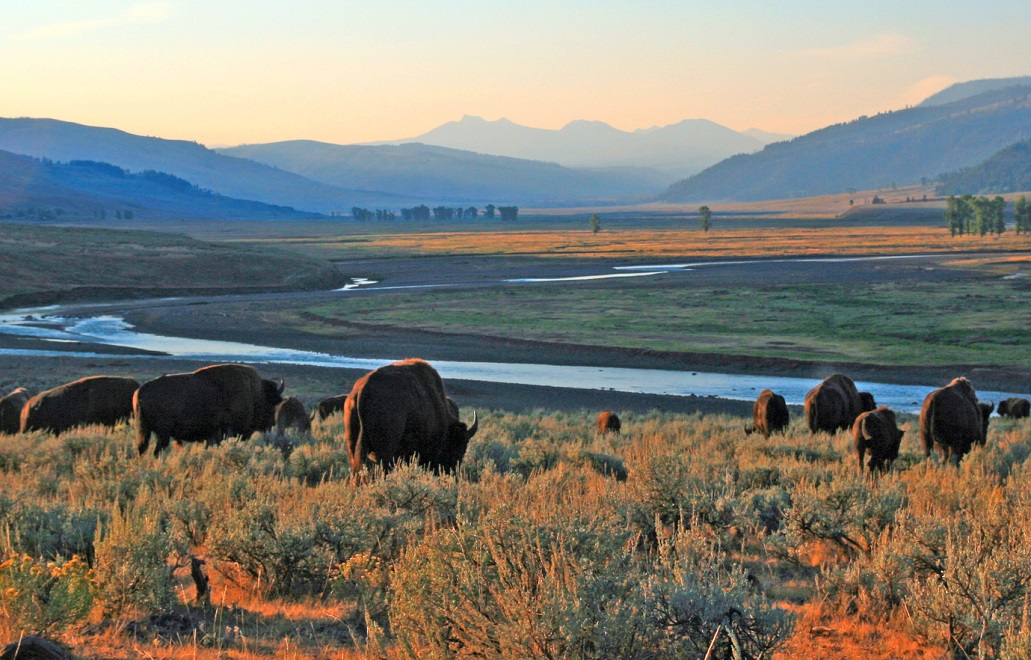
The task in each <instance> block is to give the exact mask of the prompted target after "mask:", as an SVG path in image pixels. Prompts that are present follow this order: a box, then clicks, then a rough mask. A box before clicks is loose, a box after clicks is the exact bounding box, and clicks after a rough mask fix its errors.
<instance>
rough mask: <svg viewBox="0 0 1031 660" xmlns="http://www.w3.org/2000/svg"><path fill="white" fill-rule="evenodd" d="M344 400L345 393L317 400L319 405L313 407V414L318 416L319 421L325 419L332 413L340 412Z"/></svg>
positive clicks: (345, 397) (345, 399)
mask: <svg viewBox="0 0 1031 660" xmlns="http://www.w3.org/2000/svg"><path fill="white" fill-rule="evenodd" d="M345 401H347V395H346V394H338V395H337V396H331V397H329V398H326V399H323V400H322V401H319V405H318V406H317V407H316V409H315V414H316V415H317V416H318V418H319V421H322V420H324V419H326V418H327V417H329V416H330V415H332V414H334V413H338V412H341V411H342V410H343V409H344V402H345ZM313 419H314V418H313Z"/></svg>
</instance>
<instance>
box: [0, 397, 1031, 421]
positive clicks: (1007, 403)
mask: <svg viewBox="0 0 1031 660" xmlns="http://www.w3.org/2000/svg"><path fill="white" fill-rule="evenodd" d="M0 405H3V402H2V401H0ZM2 414H3V413H2V412H0V415H2ZM999 415H1001V416H1002V417H1011V418H1013V419H1023V418H1025V417H1029V416H1031V401H1028V400H1027V399H1021V398H1020V397H1011V398H1009V399H1003V400H1002V401H1000V402H999Z"/></svg>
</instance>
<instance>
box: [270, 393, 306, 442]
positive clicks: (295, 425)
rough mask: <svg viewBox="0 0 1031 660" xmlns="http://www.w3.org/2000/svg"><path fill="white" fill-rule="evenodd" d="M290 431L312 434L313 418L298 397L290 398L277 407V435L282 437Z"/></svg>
mask: <svg viewBox="0 0 1031 660" xmlns="http://www.w3.org/2000/svg"><path fill="white" fill-rule="evenodd" d="M289 430H293V431H296V432H297V433H310V432H311V418H310V417H309V416H308V411H307V410H305V409H304V404H303V403H301V400H300V399H298V398H297V397H293V396H288V397H286V398H285V399H283V400H282V401H280V402H279V405H277V406H276V433H279V434H280V435H282V434H284V433H286V432H287V431H289Z"/></svg>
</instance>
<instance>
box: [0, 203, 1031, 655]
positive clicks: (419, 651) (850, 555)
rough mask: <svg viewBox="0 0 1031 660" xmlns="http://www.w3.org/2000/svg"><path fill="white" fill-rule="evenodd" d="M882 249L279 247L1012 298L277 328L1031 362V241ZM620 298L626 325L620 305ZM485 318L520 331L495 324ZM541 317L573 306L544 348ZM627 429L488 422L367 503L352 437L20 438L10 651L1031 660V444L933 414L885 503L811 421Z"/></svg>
mask: <svg viewBox="0 0 1031 660" xmlns="http://www.w3.org/2000/svg"><path fill="white" fill-rule="evenodd" d="M667 224H668V223H667ZM880 231H881V230H871V229H869V228H864V229H861V230H860V229H856V228H850V227H846V226H842V227H830V228H827V227H823V228H806V227H801V228H797V227H796V228H792V227H784V228H780V229H771V230H762V229H754V230H723V231H720V230H719V229H718V228H717V230H716V231H714V232H711V233H710V234H709V235H703V234H701V232H698V231H697V230H696V229H695V228H694V227H685V228H684V229H682V230H681V229H675V228H674V229H670V228H669V227H668V226H666V227H653V228H650V229H649V228H644V229H640V228H628V227H626V226H621V227H619V228H618V229H617V228H611V229H610V228H607V229H605V230H603V231H602V232H601V233H599V234H598V235H592V234H590V233H589V232H588V231H587V229H586V223H584V228H582V229H579V228H578V229H575V230H569V229H554V230H548V229H546V228H541V229H539V230H534V231H530V232H526V231H522V230H520V229H518V228H515V227H512V228H510V227H502V228H499V229H497V230H496V231H477V232H457V233H445V232H442V231H415V232H412V231H411V230H404V229H403V228H397V229H394V230H392V231H389V232H383V233H374V232H372V231H368V232H366V231H365V230H360V229H358V228H353V227H349V228H348V229H347V232H346V236H344V238H343V240H341V239H340V238H339V237H337V236H334V235H331V234H326V235H321V236H313V237H309V238H305V239H297V240H294V241H290V240H284V239H283V238H276V239H275V240H274V242H275V243H276V244H277V245H279V246H281V247H285V248H293V249H296V250H298V251H299V252H301V253H303V254H306V255H308V256H317V257H319V258H320V259H332V260H334V261H337V262H338V263H340V264H341V266H342V267H343V268H344V269H345V270H346V268H347V267H348V264H349V263H350V262H352V261H361V260H362V259H369V258H382V257H384V256H388V257H390V256H392V257H396V258H399V259H402V260H406V259H421V258H432V257H433V256H434V255H441V254H472V255H490V254H496V255H527V256H536V257H547V258H551V257H555V258H561V257H562V256H563V255H565V256H568V257H577V258H583V257H592V256H595V255H596V253H599V252H600V253H603V254H604V253H606V252H607V254H608V256H620V257H622V256H632V257H635V258H636V257H640V258H642V259H645V258H653V257H656V258H667V257H671V256H676V257H677V258H685V259H695V258H701V257H713V256H735V257H739V256H798V255H808V254H846V253H847V254H867V253H903V252H932V251H933V252H939V251H953V250H962V251H966V252H972V253H974V254H973V255H968V254H963V255H957V258H956V262H955V264H954V266H955V267H959V268H964V269H970V270H971V271H972V272H974V273H982V274H983V277H982V278H980V279H976V280H974V281H970V282H963V283H958V284H951V283H950V284H949V285H948V288H936V287H934V286H933V285H932V284H929V283H925V282H918V283H913V284H912V285H906V284H900V283H879V284H868V285H866V286H865V287H864V288H863V289H862V290H860V291H859V292H858V293H857V292H855V291H854V290H852V289H847V287H845V286H844V285H840V286H837V285H836V286H833V287H829V288H826V289H824V288H819V287H798V286H796V287H790V286H789V287H785V288H781V289H777V290H775V292H774V293H775V295H769V291H758V290H751V289H749V290H745V291H741V290H736V291H723V292H720V291H714V290H706V291H691V290H683V289H680V290H677V289H674V288H672V287H657V288H656V289H655V290H651V289H649V288H647V287H645V288H640V289H635V294H634V295H633V296H631V295H629V294H626V295H622V296H621V295H620V294H619V293H618V292H617V291H615V290H611V289H606V290H578V291H576V292H562V291H555V290H549V289H546V288H541V289H533V290H530V289H525V290H523V289H506V290H503V291H501V290H499V291H477V292H475V295H474V294H473V293H469V294H465V293H450V294H447V295H444V294H437V293H433V294H422V295H420V296H419V297H415V296H406V295H399V296H392V297H390V298H389V301H388V300H387V299H376V298H366V299H362V301H361V302H360V303H350V302H349V303H346V304H345V305H344V306H340V305H332V306H324V305H318V306H311V305H309V306H305V307H302V309H301V310H299V312H286V313H284V315H283V316H281V317H280V318H279V319H277V322H283V323H296V324H297V325H298V326H299V327H304V328H305V329H306V330H309V331H314V332H324V333H328V334H331V333H332V332H333V324H334V322H336V321H339V320H340V319H341V318H351V316H352V315H349V312H352V313H353V312H354V311H355V310H357V309H360V310H361V312H362V321H363V322H364V323H369V324H371V325H375V324H384V325H403V324H415V325H417V326H418V327H425V328H426V329H432V330H436V331H444V332H450V331H456V332H473V333H482V334H488V335H493V334H495V333H499V334H503V335H506V336H517V337H522V338H534V339H543V340H554V341H557V342H570V341H577V342H582V341H583V340H584V338H585V337H586V338H589V340H590V341H592V342H598V343H600V344H603V345H617V346H626V347H648V348H656V349H662V350H702V351H705V350H708V351H712V352H726V353H733V352H735V351H736V352H739V353H748V352H749V351H751V350H757V351H758V350H763V351H769V350H774V351H778V353H777V354H778V355H783V356H799V355H808V356H810V357H811V356H812V355H814V354H818V355H820V356H821V357H822V356H827V359H828V360H832V359H833V360H840V359H846V360H855V361H865V360H868V359H875V358H876V355H877V354H878V353H877V350H878V347H879V349H880V350H885V351H888V354H887V355H888V356H889V357H887V358H885V360H884V361H885V362H890V361H893V360H894V361H897V363H900V364H905V363H906V360H907V359H911V356H913V355H927V356H930V355H937V356H939V358H938V359H940V360H941V362H940V363H950V362H953V361H964V362H967V363H970V364H995V363H998V361H999V359H998V356H999V355H1000V354H1002V355H1005V356H1007V357H1006V358H1005V361H1006V362H1007V363H1011V364H1018V365H1023V366H1026V365H1027V364H1029V362H1031V360H1029V359H1028V358H1029V356H1028V353H1027V351H1028V348H1027V342H1026V341H1025V340H1024V338H1023V334H1022V330H1023V329H1024V328H1027V327H1028V321H1029V320H1031V319H1029V318H1028V314H1029V313H1028V311H1027V310H1028V306H1027V305H1026V301H1027V299H1028V290H1027V288H1026V287H1027V285H1026V284H1024V282H1026V278H1024V279H1021V278H1017V279H1010V280H1002V279H1000V278H1001V277H1003V276H1006V275H1012V274H1014V273H1016V272H1018V271H1025V272H1026V269H1027V261H1026V259H1024V258H1023V257H1022V256H1019V255H1018V256H1017V257H1006V258H1001V257H998V256H996V255H993V254H992V253H993V252H996V251H998V250H1012V249H1027V248H1028V247H1031V246H1028V245H1026V244H1024V245H1023V247H1021V245H1022V243H1021V241H1023V240H1024V239H1023V238H1020V239H1018V238H1017V237H1015V236H1012V235H1006V236H1003V237H1001V238H984V239H981V238H972V237H967V238H963V239H950V238H949V237H948V236H947V235H945V234H944V230H942V229H940V228H928V227H912V228H892V229H885V230H883V231H884V232H890V233H891V235H892V239H891V240H886V241H885V242H883V243H881V247H879V248H876V249H874V248H871V247H869V242H870V240H875V239H873V238H871V237H870V235H871V234H876V233H878V232H880ZM259 233H260V232H259ZM510 239H511V240H510ZM768 239H769V240H770V241H773V242H775V243H776V247H769V246H768ZM245 242H247V243H257V244H261V245H263V244H264V243H265V242H266V241H265V239H263V238H262V237H261V236H260V235H255V236H250V237H247V238H246V239H245ZM245 247H246V246H245ZM628 250H629V252H628ZM850 250H852V251H850ZM116 258H117V257H116ZM846 292H847V293H848V294H849V297H848V298H847V299H846V297H845V295H844V294H845V293H846ZM742 293H743V294H745V296H746V298H745V299H747V300H749V301H750V302H749V307H748V309H743V308H742V305H741V304H740V301H741V299H742V298H741V297H740V296H741V294H742ZM601 296H604V299H605V301H606V304H607V306H608V307H609V308H611V310H612V317H611V318H610V317H600V316H598V315H597V314H596V313H595V312H596V309H597V307H592V305H595V306H596V305H597V304H598V302H599V300H598V298H599V297H601ZM885 301H889V302H888V303H887V304H886V303H885ZM1021 301H1023V304H1022V303H1021ZM753 303H754V304H760V303H761V305H760V307H759V311H758V312H756V311H755V310H756V308H755V307H754V306H751V305H752V304H753ZM347 305H355V307H348V306H347ZM477 305H479V306H480V307H487V308H489V309H491V314H490V315H486V314H478V315H473V316H470V315H469V314H470V312H471V311H473V310H474V307H475V306H477ZM885 307H887V308H889V309H892V310H895V311H900V312H901V313H900V314H894V313H892V314H890V315H886V314H884V313H882V310H883V309H884V308H885ZM427 308H432V312H433V313H432V314H428V313H427ZM534 309H536V310H541V309H546V310H547V312H546V313H544V314H538V315H537V316H536V317H535V322H534V323H528V322H525V321H524V322H522V323H520V322H519V317H520V314H523V318H524V319H525V317H526V312H527V310H534ZM946 310H947V311H948V314H944V313H940V312H943V311H946ZM760 314H761V321H760V320H759V318H760ZM943 317H945V318H944V320H943ZM934 319H937V321H935V320H934ZM420 324H421V325H420ZM752 328H754V329H755V330H754V332H753V331H752ZM778 342H779V343H778ZM785 342H787V343H785ZM921 351H923V353H921ZM1010 356H1012V357H1010ZM596 413H597V411H590V412H581V413H556V412H554V411H548V410H541V411H538V412H537V413H534V414H521V415H516V414H511V413H506V412H504V411H482V412H481V419H482V421H481V430H480V433H479V434H478V435H477V437H476V438H475V439H474V440H473V442H472V444H471V446H470V449H469V453H468V454H467V457H466V461H465V465H464V467H463V469H462V472H461V473H460V474H459V475H458V476H457V477H445V476H438V475H431V474H427V473H425V472H423V471H421V470H419V469H415V468H404V469H401V470H399V471H397V472H395V473H394V474H392V475H390V476H388V477H387V478H384V479H380V480H377V481H374V482H372V483H370V484H363V485H355V484H353V483H351V481H350V479H349V473H348V471H349V468H348V462H347V457H346V451H345V449H344V447H343V445H342V442H341V435H342V430H343V429H342V424H341V422H340V419H339V418H334V419H331V420H329V421H328V422H327V423H326V424H324V425H320V426H317V427H316V430H315V434H314V437H313V438H311V439H305V438H294V441H295V442H296V444H297V446H296V448H295V449H294V451H293V452H292V453H291V454H290V455H289V457H285V456H284V454H283V453H282V452H281V451H280V450H279V449H278V448H277V447H276V446H274V445H275V444H276V443H275V442H274V441H273V440H272V439H271V438H269V439H267V440H264V439H260V438H255V439H252V440H250V441H247V442H236V441H233V442H228V443H225V444H223V445H222V446H221V447H217V448H204V447H199V446H194V447H186V448H173V449H172V451H171V452H169V453H168V454H166V455H164V456H163V457H161V458H159V459H156V460H155V459H154V458H152V457H150V456H147V457H144V458H138V457H136V456H135V451H134V449H133V441H132V437H131V430H130V429H129V428H128V427H127V426H122V427H119V428H117V429H115V430H113V431H107V430H103V429H87V430H84V431H73V432H70V433H67V434H64V435H63V436H61V437H58V438H54V437H52V436H49V435H47V434H39V433H37V434H31V435H27V436H2V435H0V525H2V526H0V550H2V551H3V553H4V555H3V557H2V558H0V562H3V563H2V564H0V639H3V640H9V639H16V638H17V637H18V636H19V634H20V633H22V632H43V633H45V634H46V635H47V636H49V637H52V638H56V639H59V640H61V641H62V642H64V643H66V644H69V645H70V646H72V647H73V649H74V652H75V653H76V655H77V656H79V657H85V658H135V657H153V658H179V657H198V658H217V657H232V658H245V659H250V658H261V657H272V656H274V657H287V658H307V657H325V658H331V657H332V658H352V657H384V656H386V657H411V656H420V657H599V658H605V657H641V658H644V657H703V656H704V655H705V653H706V651H707V649H708V648H709V645H710V643H711V642H712V641H713V639H714V638H715V639H716V651H717V652H718V654H719V655H718V656H717V657H725V654H726V653H727V652H728V650H729V649H728V647H729V645H730V637H729V636H728V635H727V633H726V629H727V627H729V628H730V630H731V631H733V632H734V633H735V634H736V635H737V636H738V639H739V641H740V642H741V643H742V644H743V645H744V647H745V652H746V653H747V654H748V655H746V657H770V655H771V654H777V655H776V656H775V657H782V658H789V657H792V658H793V657H813V656H814V655H817V656H819V657H825V658H834V657H840V658H846V657H911V658H921V657H928V658H930V657H940V656H941V655H942V654H943V653H944V652H945V651H946V649H947V647H948V646H949V645H950V641H951V642H952V643H953V644H954V645H958V646H960V647H963V648H964V649H965V652H967V653H973V652H975V651H976V652H979V653H980V655H981V656H982V657H1006V658H1017V657H1026V655H1027V654H1028V653H1029V652H1031V626H1029V624H1028V621H1027V617H1026V614H1025V609H1026V608H1025V603H1026V602H1027V600H1028V599H1029V598H1031V592H1029V589H1031V525H1028V524H1027V523H1026V522H1025V521H1027V520H1028V519H1029V518H1031V487H1029V485H1028V484H1031V480H1029V478H1028V475H1027V474H1025V472H1026V470H1028V469H1031V468H1028V467H1027V466H1026V465H1025V464H1026V462H1027V460H1028V457H1029V455H1031V444H1029V439H1031V422H1029V421H1027V420H1025V421H1023V422H1012V421H1004V420H993V422H992V426H991V428H990V434H989V441H988V446H987V447H986V448H985V449H983V450H977V451H975V453H974V454H973V455H972V456H971V457H969V458H968V459H967V460H966V461H965V462H964V463H963V464H962V465H961V467H960V468H959V469H958V470H955V469H952V468H947V467H943V466H940V465H938V464H937V461H935V460H932V461H930V463H929V464H925V463H924V462H923V459H922V453H920V452H919V451H918V447H917V444H918V443H917V439H916V435H915V426H916V424H915V420H914V419H913V418H909V417H906V418H904V419H903V422H904V423H906V424H908V425H909V426H908V431H907V434H906V437H905V439H904V440H903V451H902V456H901V457H900V459H899V460H898V461H897V462H896V470H895V471H894V472H892V473H890V474H888V475H885V476H883V477H881V478H880V479H871V478H868V477H860V476H859V475H858V471H857V467H856V459H855V455H854V454H853V453H852V451H851V449H850V437H849V436H848V434H846V433H842V434H839V435H837V436H834V437H828V436H825V435H818V436H812V435H810V434H809V433H808V431H806V430H803V428H802V425H801V423H800V420H795V422H794V423H793V425H792V428H791V429H790V431H789V432H788V433H787V434H786V435H784V436H774V437H773V438H770V439H763V438H761V437H757V436H754V435H753V436H747V437H746V436H745V435H744V433H743V430H742V427H743V425H744V423H745V420H743V419H740V418H732V417H722V416H705V417H700V416H682V415H670V414H659V413H652V414H649V415H639V416H629V417H627V418H625V419H624V433H623V435H622V436H608V437H598V436H596V435H595V433H594V432H593V429H592V422H593V415H595V414H596ZM624 477H625V480H621V479H623V478H624ZM74 555H77V556H79V557H82V558H83V560H84V561H86V562H88V565H84V564H83V563H81V562H74V561H72V562H69V560H70V559H71V557H72V556H74ZM189 555H194V556H200V557H203V558H204V559H205V560H206V561H207V568H208V569H209V571H210V575H211V579H212V582H211V587H212V588H211V596H210V600H207V601H204V602H197V601H196V600H195V598H194V588H193V586H192V581H191V580H190V578H189V571H188V569H187V568H186V567H185V562H186V559H187V558H188V557H189ZM26 556H27V557H28V558H27V559H26V558H25V557H26ZM51 564H52V565H51ZM176 565H178V566H179V568H177V569H175V571H174V573H173V568H174V567H175V566H176ZM734 612H737V613H734ZM718 631H719V632H718Z"/></svg>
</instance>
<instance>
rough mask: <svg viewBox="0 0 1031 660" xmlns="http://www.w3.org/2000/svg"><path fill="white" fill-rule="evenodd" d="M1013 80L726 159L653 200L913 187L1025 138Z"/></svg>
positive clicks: (1021, 100) (1025, 96) (1030, 118)
mask: <svg viewBox="0 0 1031 660" xmlns="http://www.w3.org/2000/svg"><path fill="white" fill-rule="evenodd" d="M1017 80H1018V84H1009V83H1010V82H1011V81H1009V80H1002V81H991V84H984V85H972V84H967V85H965V86H963V87H960V89H958V90H953V91H952V92H950V93H949V94H946V93H944V92H943V93H942V94H940V95H937V96H938V98H939V99H945V100H946V101H948V100H949V99H950V98H952V99H955V100H951V101H949V102H946V103H940V104H939V103H932V104H928V105H924V104H921V105H919V106H917V107H913V108H907V109H904V110H898V111H895V112H885V113H881V114H878V115H876V116H873V117H860V118H859V119H856V120H854V121H851V122H848V123H844V124H836V125H833V126H828V127H827V128H823V129H820V130H818V131H813V132H812V133H809V134H806V135H803V136H800V137H797V138H795V139H793V140H789V141H786V142H777V143H774V144H770V145H767V146H766V147H765V148H763V150H762V151H759V152H757V153H754V154H742V155H738V156H733V157H731V158H728V159H727V160H724V161H721V162H720V163H717V164H716V165H713V166H712V167H709V168H707V169H706V170H704V171H702V172H700V173H698V174H696V175H694V176H692V177H690V178H687V179H684V180H682V181H679V182H677V183H676V184H674V185H672V186H671V187H670V188H669V189H668V190H667V191H666V192H665V193H664V194H663V195H661V196H660V197H659V200H660V201H664V202H677V203H684V202H703V203H712V202H718V201H723V200H735V201H757V200H762V199H775V198H788V197H808V196H812V195H824V194H832V193H839V192H844V191H846V190H848V189H850V188H855V189H859V190H869V189H875V188H880V187H884V186H888V185H891V184H896V185H904V184H914V183H920V182H921V181H922V180H929V179H933V178H935V177H936V176H938V175H939V174H941V173H942V172H949V171H953V170H957V169H960V168H964V167H970V166H973V165H976V164H978V163H980V162H981V161H983V160H984V159H986V158H988V157H989V156H991V155H992V154H994V153H996V152H997V151H999V150H1000V149H1003V148H1005V147H1007V146H1009V145H1012V144H1014V143H1016V142H1018V141H1021V140H1025V139H1027V138H1028V137H1031V84H1019V81H1020V80H1022V79H1017ZM945 91H946V92H949V90H945ZM969 94H972V95H969Z"/></svg>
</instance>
